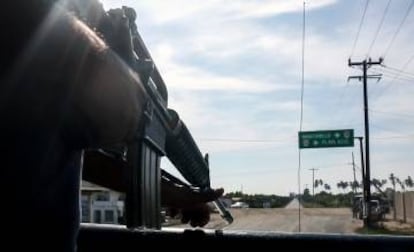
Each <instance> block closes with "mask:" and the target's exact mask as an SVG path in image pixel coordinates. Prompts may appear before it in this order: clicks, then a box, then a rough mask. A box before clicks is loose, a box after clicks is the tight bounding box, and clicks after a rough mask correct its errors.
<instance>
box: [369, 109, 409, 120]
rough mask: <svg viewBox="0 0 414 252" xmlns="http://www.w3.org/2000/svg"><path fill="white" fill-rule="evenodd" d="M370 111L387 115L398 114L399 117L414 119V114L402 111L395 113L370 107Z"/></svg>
mask: <svg viewBox="0 0 414 252" xmlns="http://www.w3.org/2000/svg"><path fill="white" fill-rule="evenodd" d="M369 111H371V112H374V113H380V114H386V115H392V116H398V117H404V118H407V117H412V118H413V119H414V115H411V114H405V113H404V114H402V113H394V112H389V111H381V110H376V109H375V110H373V109H369Z"/></svg>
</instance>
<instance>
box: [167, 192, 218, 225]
mask: <svg viewBox="0 0 414 252" xmlns="http://www.w3.org/2000/svg"><path fill="white" fill-rule="evenodd" d="M223 192H224V190H223V189H222V188H220V189H216V190H211V191H208V192H202V193H200V192H192V191H188V192H182V193H185V194H187V195H186V196H187V197H185V200H182V201H181V202H176V203H181V204H182V205H181V206H180V207H177V206H176V207H171V208H170V209H169V214H170V215H171V217H174V216H176V215H177V214H179V213H180V214H181V222H182V223H184V224H187V223H188V224H190V225H191V226H192V227H203V226H205V225H206V224H207V223H208V222H209V221H210V207H209V206H208V204H207V202H210V201H214V200H216V199H218V198H219V197H220V196H221V195H223Z"/></svg>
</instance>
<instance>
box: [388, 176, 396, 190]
mask: <svg viewBox="0 0 414 252" xmlns="http://www.w3.org/2000/svg"><path fill="white" fill-rule="evenodd" d="M389 179H390V181H391V184H392V187H393V188H394V191H395V176H394V173H391V174H390V178H389Z"/></svg>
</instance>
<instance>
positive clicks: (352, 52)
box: [349, 0, 370, 57]
mask: <svg viewBox="0 0 414 252" xmlns="http://www.w3.org/2000/svg"><path fill="white" fill-rule="evenodd" d="M369 1H370V0H367V1H366V2H365V8H364V12H363V13H362V17H361V21H360V23H359V27H358V31H357V34H356V37H355V40H354V45H353V46H352V50H351V54H350V56H349V57H352V56H353V55H354V51H355V47H356V45H357V43H358V39H359V34H360V32H361V28H362V24H363V23H364V19H365V14H366V13H367V9H368V5H369Z"/></svg>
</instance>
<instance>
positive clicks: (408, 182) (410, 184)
mask: <svg viewBox="0 0 414 252" xmlns="http://www.w3.org/2000/svg"><path fill="white" fill-rule="evenodd" d="M404 184H405V185H406V186H407V187H408V188H412V187H414V182H413V179H412V178H411V176H408V178H406V179H405V180H404Z"/></svg>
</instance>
